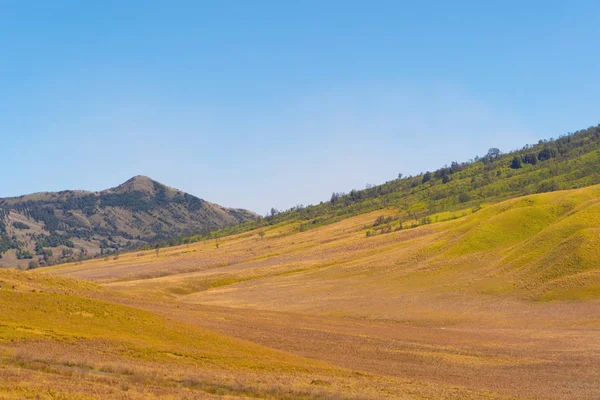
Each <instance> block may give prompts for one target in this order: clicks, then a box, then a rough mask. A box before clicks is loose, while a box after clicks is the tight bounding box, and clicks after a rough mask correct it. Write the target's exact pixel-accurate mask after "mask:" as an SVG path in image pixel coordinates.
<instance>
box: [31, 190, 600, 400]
mask: <svg viewBox="0 0 600 400" xmlns="http://www.w3.org/2000/svg"><path fill="white" fill-rule="evenodd" d="M430 218H431V221H432V222H431V223H428V224H424V225H419V224H418V222H419V221H418V220H412V221H411V220H408V219H406V214H405V210H404V209H402V208H400V209H398V208H388V209H385V210H382V211H377V212H373V213H367V214H363V215H359V216H356V217H351V218H347V219H344V220H341V221H340V222H336V223H332V224H328V225H325V226H317V227H314V228H312V229H303V228H301V227H303V226H310V225H312V221H311V220H303V221H293V222H282V223H280V224H276V225H272V226H270V227H263V228H259V229H257V230H255V231H250V232H246V233H242V234H238V235H232V236H228V237H222V238H218V239H211V240H205V241H202V242H198V243H191V244H187V245H183V246H176V247H171V248H166V249H159V251H158V252H156V251H140V252H134V253H128V254H123V255H122V256H121V257H120V258H119V259H118V260H113V259H111V260H108V261H104V260H92V261H88V262H84V263H79V264H71V265H64V266H58V267H53V268H47V269H44V270H39V272H45V273H51V274H58V275H64V276H70V277H76V278H82V279H86V280H91V281H95V282H96V283H98V284H100V285H102V286H103V287H105V288H110V289H111V290H115V291H118V292H121V293H127V294H129V295H136V296H138V297H137V299H138V303H137V305H136V306H137V307H140V308H144V309H148V310H151V311H153V312H156V313H159V314H162V315H167V316H169V317H170V318H174V319H179V320H181V321H186V322H188V323H192V324H195V325H197V326H201V327H205V328H210V329H215V330H219V331H221V332H222V333H225V334H228V335H234V336H237V337H239V338H244V339H249V340H252V341H254V342H257V343H260V344H262V345H265V346H269V347H272V348H275V349H278V350H283V351H286V352H291V353H294V354H297V355H299V356H304V357H310V358H313V359H316V360H320V361H324V362H328V363H332V364H335V365H337V366H339V367H344V368H350V369H353V370H359V371H362V372H364V373H373V374H378V375H384V376H388V377H393V378H398V379H408V380H411V381H414V382H419V383H421V384H432V385H444V386H450V387H461V388H464V389H467V390H471V391H473V392H474V393H477V396H481V397H485V396H487V395H488V394H489V393H496V394H497V395H500V396H508V397H510V396H514V397H518V398H523V397H525V398H528V397H529V398H560V399H562V398H589V399H592V398H597V397H598V396H600V374H598V371H597V365H598V363H599V362H600V317H599V316H600V251H598V248H599V247H598V244H600V243H599V242H600V239H599V238H600V186H590V187H586V188H582V189H574V190H567V191H557V192H551V193H542V194H535V195H529V196H525V197H520V198H514V199H510V200H506V201H503V202H500V203H496V204H489V205H483V206H482V207H481V208H467V209H464V210H457V211H456V212H440V213H435V214H431V215H430ZM434 397H435V396H434ZM459 398H460V396H459Z"/></svg>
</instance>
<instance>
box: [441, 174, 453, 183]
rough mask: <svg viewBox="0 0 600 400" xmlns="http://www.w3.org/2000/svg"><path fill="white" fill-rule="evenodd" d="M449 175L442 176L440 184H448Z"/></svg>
mask: <svg viewBox="0 0 600 400" xmlns="http://www.w3.org/2000/svg"><path fill="white" fill-rule="evenodd" d="M450 180H451V179H450V175H444V176H442V183H448V182H450Z"/></svg>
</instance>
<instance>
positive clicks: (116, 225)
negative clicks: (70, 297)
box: [0, 176, 257, 267]
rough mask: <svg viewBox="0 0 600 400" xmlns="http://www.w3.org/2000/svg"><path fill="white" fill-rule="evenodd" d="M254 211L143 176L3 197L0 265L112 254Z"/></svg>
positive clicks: (241, 217)
mask: <svg viewBox="0 0 600 400" xmlns="http://www.w3.org/2000/svg"><path fill="white" fill-rule="evenodd" d="M256 217H257V216H256V215H255V214H254V213H252V212H249V211H246V210H239V209H228V208H224V207H221V206H219V205H217V204H213V203H209V202H207V201H204V200H201V199H199V198H197V197H194V196H192V195H189V194H187V193H183V192H181V191H179V190H176V189H172V188H170V187H167V186H165V185H162V184H160V183H158V182H156V181H153V180H151V179H150V178H147V177H143V176H137V177H134V178H132V179H130V180H129V181H127V182H125V183H124V184H122V185H120V186H118V187H116V188H113V189H109V190H105V191H102V192H97V193H91V192H84V191H64V192H59V193H38V194H33V195H28V196H21V197H18V198H7V199H0V266H12V267H16V266H27V265H29V264H30V263H32V266H37V265H42V266H43V265H53V264H55V263H56V262H59V261H68V260H81V259H86V258H89V257H91V256H94V255H97V254H99V253H104V254H107V255H108V254H113V253H116V252H118V251H119V250H122V249H124V248H132V247H139V246H141V245H143V244H145V243H148V242H150V241H154V240H158V239H165V238H172V237H175V236H178V235H183V234H190V233H197V232H208V231H210V230H212V229H218V228H224V227H227V226H231V225H234V224H238V223H240V222H244V221H248V220H251V219H254V218H256Z"/></svg>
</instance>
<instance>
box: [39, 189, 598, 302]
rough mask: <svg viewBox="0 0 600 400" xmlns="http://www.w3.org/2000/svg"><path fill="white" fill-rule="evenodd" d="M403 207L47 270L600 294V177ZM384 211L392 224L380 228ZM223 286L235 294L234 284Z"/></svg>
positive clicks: (211, 282)
mask: <svg viewBox="0 0 600 400" xmlns="http://www.w3.org/2000/svg"><path fill="white" fill-rule="evenodd" d="M402 213H403V212H402V211H398V210H397V209H386V210H383V211H380V212H374V213H369V214H364V215H361V216H357V217H353V218H348V219H345V220H343V221H341V222H338V223H336V224H331V225H327V226H324V227H320V228H317V229H313V230H307V231H304V232H299V231H298V226H300V225H301V224H303V223H304V222H302V221H295V222H291V223H288V224H279V225H277V226H275V227H272V228H270V229H267V230H265V229H263V228H260V229H258V230H255V231H251V232H248V233H245V234H240V235H234V236H229V237H225V238H220V239H212V240H205V241H203V242H199V243H194V244H188V245H184V246H180V247H173V248H169V249H161V250H160V252H159V254H158V256H157V254H156V252H155V251H154V250H152V251H145V252H137V253H129V254H124V255H122V256H121V257H120V258H119V259H118V260H109V261H104V260H96V261H91V262H86V263H83V264H79V265H66V266H61V267H55V268H51V269H47V270H46V272H49V273H58V274H65V275H69V276H74V277H80V278H86V279H92V280H95V281H98V282H101V283H104V284H110V285H111V286H113V287H118V288H123V289H125V288H127V290H137V289H139V290H147V292H148V293H152V294H153V295H158V294H162V295H164V296H166V297H169V298H171V297H179V296H191V297H190V298H193V297H194V296H195V295H196V294H197V293H200V294H201V295H202V296H204V297H211V294H210V293H212V292H213V291H211V290H208V289H211V288H216V287H229V286H231V285H239V287H240V289H239V290H236V294H237V293H239V292H240V290H242V289H243V288H249V287H252V286H253V285H255V284H257V282H261V283H262V282H268V283H269V284H271V283H273V282H277V281H278V280H286V281H287V280H288V279H290V278H294V279H295V280H296V281H297V282H298V286H299V287H300V286H302V284H303V283H301V282H304V280H310V281H311V282H312V281H313V280H314V281H317V282H318V283H317V285H325V282H327V281H328V280H330V278H329V277H330V276H336V274H342V275H343V280H352V279H361V283H362V285H363V286H365V287H368V286H369V285H371V284H372V285H377V286H379V285H380V282H379V279H384V280H386V281H387V282H386V283H385V285H386V286H390V289H391V290H392V289H393V288H394V287H396V286H398V287H397V289H398V293H399V294H402V293H405V292H422V291H428V292H433V291H439V290H442V289H443V290H444V291H456V292H462V291H465V290H468V291H473V292H474V293H479V292H494V293H498V294H503V295H507V296H512V297H515V298H521V299H537V300H542V299H543V300H549V299H554V298H573V299H580V298H581V299H583V298H597V297H600V291H598V288H599V284H600V252H598V251H597V248H598V247H597V246H598V244H599V243H598V240H599V238H600V186H598V185H596V186H590V187H587V188H582V189H575V190H567V191H557V192H552V193H543V194H535V195H529V196H525V197H521V198H515V199H511V200H506V201H503V202H500V203H497V204H494V205H489V206H485V207H483V208H482V209H480V210H478V211H475V212H473V209H467V210H464V212H463V211H461V210H458V211H457V212H456V213H447V212H442V213H437V214H432V215H431V218H432V220H433V221H438V222H437V223H435V222H433V223H431V224H427V225H424V226H416V227H414V228H410V226H412V225H411V224H410V223H409V224H408V225H409V227H404V228H403V229H399V228H400V224H401V222H400V221H399V218H400V216H401V215H403V214H402ZM382 220H383V221H390V222H387V223H385V224H384V225H383V226H384V228H383V229H379V228H380V227H381V225H380V224H379V221H382ZM409 222H410V221H409ZM412 223H414V224H416V223H417V221H416V220H415V221H412ZM388 227H389V228H388ZM261 232H262V233H264V237H262V238H261V236H260V235H259V233H261ZM217 244H218V246H217ZM359 277H360V278H359ZM242 282H244V283H243V284H242ZM236 287H237V286H236ZM312 287H313V286H312V284H311V285H310V286H307V287H306V288H305V289H302V291H303V292H305V291H307V290H312ZM144 288H147V289H144ZM361 290H362V289H361ZM242 291H243V290H242ZM214 293H215V294H214V296H216V295H217V294H216V293H219V291H214ZM222 293H223V295H224V297H227V293H229V291H228V290H224V291H222ZM299 296H300V298H302V297H303V296H304V294H299ZM371 297H377V296H371ZM231 301H232V300H227V302H228V303H230V302H231Z"/></svg>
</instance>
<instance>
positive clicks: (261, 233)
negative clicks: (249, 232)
mask: <svg viewBox="0 0 600 400" xmlns="http://www.w3.org/2000/svg"><path fill="white" fill-rule="evenodd" d="M258 236H260V238H261V239H262V238H264V237H265V232H264V231H260V232H258Z"/></svg>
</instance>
